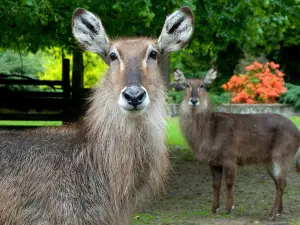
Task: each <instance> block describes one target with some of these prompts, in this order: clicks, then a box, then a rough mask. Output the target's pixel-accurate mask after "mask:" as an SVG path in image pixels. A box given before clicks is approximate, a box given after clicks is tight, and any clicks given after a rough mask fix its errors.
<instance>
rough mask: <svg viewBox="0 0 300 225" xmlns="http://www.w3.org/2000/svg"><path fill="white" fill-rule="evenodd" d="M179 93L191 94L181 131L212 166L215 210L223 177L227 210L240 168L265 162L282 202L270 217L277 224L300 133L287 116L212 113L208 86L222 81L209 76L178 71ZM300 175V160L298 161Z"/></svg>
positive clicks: (185, 101)
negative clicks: (194, 75)
mask: <svg viewBox="0 0 300 225" xmlns="http://www.w3.org/2000/svg"><path fill="white" fill-rule="evenodd" d="M174 73H175V83H173V84H172V85H171V86H172V87H175V89H176V90H178V91H179V90H185V96H184V99H183V101H182V103H181V106H180V127H181V130H182V133H183V135H184V136H185V139H186V140H187V142H188V144H189V146H190V148H191V150H192V151H193V152H194V154H195V155H196V158H197V159H198V160H199V161H202V162H206V163H208V164H209V166H210V169H211V172H212V180H213V189H214V194H213V195H214V196H213V206H212V213H213V214H215V213H216V212H217V209H218V208H219V192H220V187H221V180H222V173H224V174H225V180H226V185H227V205H226V210H227V212H228V213H230V212H231V210H232V208H233V207H234V205H233V194H232V187H233V184H234V181H235V176H236V172H237V167H238V166H244V165H250V164H260V163H261V164H264V165H265V167H266V169H267V171H268V173H269V174H270V176H271V177H272V179H273V180H274V182H275V185H276V198H275V202H274V205H273V208H272V210H271V213H270V217H269V218H270V219H272V220H274V219H275V217H276V216H277V215H279V214H280V213H281V212H282V210H283V207H282V195H283V192H284V188H285V185H286V175H287V172H288V168H289V166H290V164H291V162H292V160H293V158H294V157H295V154H296V152H297V150H298V147H299V144H300V133H299V131H298V129H297V128H296V126H295V125H294V124H293V123H292V122H291V121H290V120H288V119H287V118H286V117H284V116H281V115H277V114H271V113H268V114H252V115H251V114H248V115H245V114H244V115H242V114H231V113H219V112H212V106H211V103H210V100H209V96H208V93H207V92H206V90H205V88H206V87H207V86H208V85H210V84H211V83H212V81H213V80H214V79H215V78H216V77H217V76H216V75H217V73H216V71H213V70H212V71H210V72H209V73H207V75H206V77H205V78H204V80H200V79H186V78H185V77H184V74H183V73H182V72H181V71H180V70H175V71H174ZM297 171H298V172H300V162H299V160H298V161H297Z"/></svg>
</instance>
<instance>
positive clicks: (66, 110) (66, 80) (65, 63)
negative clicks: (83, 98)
mask: <svg viewBox="0 0 300 225" xmlns="http://www.w3.org/2000/svg"><path fill="white" fill-rule="evenodd" d="M62 89H63V96H64V101H66V102H67V104H64V106H63V118H62V122H63V123H64V122H68V121H69V120H70V118H69V117H70V116H71V115H70V111H71V86H70V59H65V58H63V60H62Z"/></svg>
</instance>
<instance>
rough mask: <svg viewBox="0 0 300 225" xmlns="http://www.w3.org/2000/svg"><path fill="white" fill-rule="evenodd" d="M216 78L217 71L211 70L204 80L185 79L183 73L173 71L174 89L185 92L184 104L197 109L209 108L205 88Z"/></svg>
mask: <svg viewBox="0 0 300 225" xmlns="http://www.w3.org/2000/svg"><path fill="white" fill-rule="evenodd" d="M216 78H217V71H216V70H215V69H214V68H212V69H210V70H209V71H208V72H207V74H206V75H205V78H204V80H201V79H186V78H185V76H184V73H183V72H182V71H180V70H178V69H175V70H174V83H172V84H171V85H170V87H174V88H175V90H176V91H181V90H184V91H185V95H184V100H183V101H184V103H186V105H188V106H191V107H192V108H194V109H195V108H197V109H200V110H201V108H202V109H207V108H208V107H209V96H208V93H207V92H206V88H207V87H209V85H210V84H211V83H212V82H213V81H214V80H215V79H216Z"/></svg>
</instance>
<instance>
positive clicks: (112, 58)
mask: <svg viewBox="0 0 300 225" xmlns="http://www.w3.org/2000/svg"><path fill="white" fill-rule="evenodd" d="M109 58H110V60H111V61H114V60H116V59H117V58H118V57H117V55H116V54H115V53H113V52H112V53H110V54H109Z"/></svg>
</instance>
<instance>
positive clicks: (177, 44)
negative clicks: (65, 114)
mask: <svg viewBox="0 0 300 225" xmlns="http://www.w3.org/2000/svg"><path fill="white" fill-rule="evenodd" d="M193 24H194V19H193V14H192V11H191V10H190V9H189V8H187V7H182V8H180V9H179V10H177V11H175V12H174V13H173V14H171V15H170V16H168V17H167V19H166V21H165V24H164V26H163V29H162V32H161V35H160V37H159V39H158V40H153V39H150V38H130V39H119V40H115V41H110V40H109V38H108V37H107V35H106V33H105V30H104V28H103V26H102V23H101V21H100V19H99V18H98V17H96V16H95V15H94V14H92V13H91V12H89V11H87V10H85V9H81V8H78V9H76V10H75V12H74V14H73V19H72V31H73V34H74V36H75V38H76V39H77V41H78V42H79V44H80V46H81V47H82V48H83V49H85V50H88V51H91V52H96V53H98V54H99V55H100V56H101V57H102V58H103V59H104V61H105V62H107V63H108V64H109V66H110V67H109V70H108V74H107V76H105V78H104V79H103V81H102V83H101V85H100V86H99V87H98V88H96V89H95V91H94V93H93V96H92V98H91V103H90V104H91V105H90V108H89V110H88V112H87V115H86V116H85V119H84V121H83V122H82V123H81V124H76V125H72V126H71V127H65V128H64V127H63V128H42V129H36V130H32V131H30V130H27V131H26V130H25V131H19V132H18V131H12V132H5V133H1V135H0V140H1V142H0V224H2V225H107V224H111V225H126V224H129V223H130V216H131V215H132V213H133V212H134V210H135V209H136V208H137V206H138V205H140V204H142V203H145V202H146V201H148V200H149V199H150V198H152V197H153V196H155V195H156V194H157V193H158V192H159V191H160V189H161V188H162V186H163V183H164V181H165V179H166V176H167V173H168V168H169V161H168V157H167V151H166V144H165V126H164V123H165V122H164V119H165V117H166V115H165V102H166V101H165V99H166V91H167V88H166V87H165V85H164V84H163V79H162V75H161V73H160V69H159V63H160V59H161V57H162V56H163V55H166V54H168V53H169V52H171V51H175V50H179V49H181V48H182V47H183V46H184V45H185V44H186V43H187V42H188V40H189V39H190V37H191V35H192V33H193Z"/></svg>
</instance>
